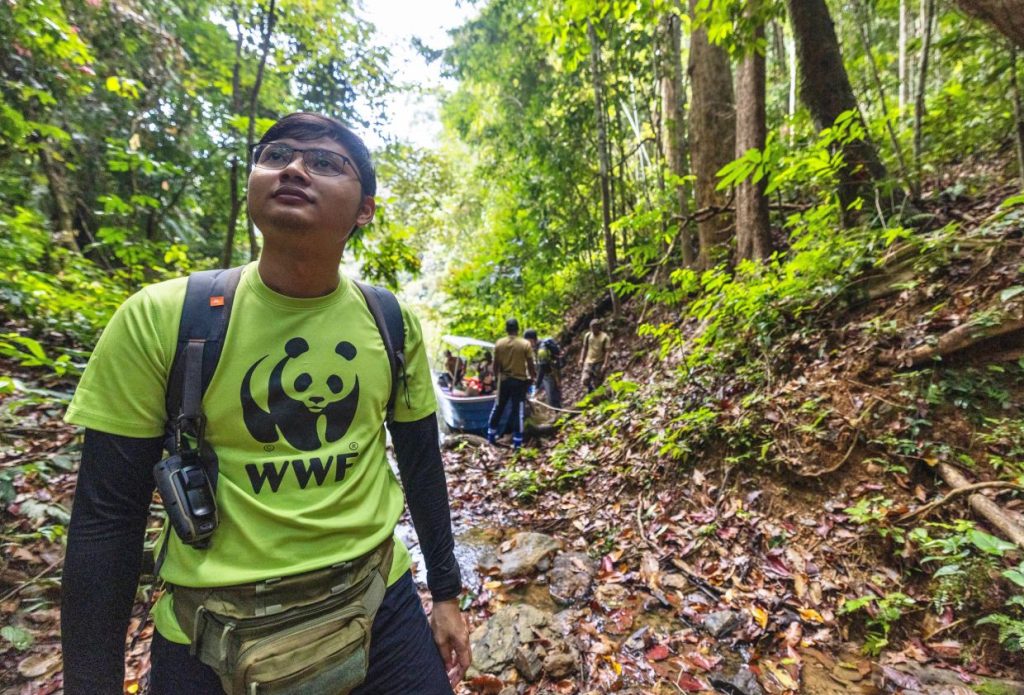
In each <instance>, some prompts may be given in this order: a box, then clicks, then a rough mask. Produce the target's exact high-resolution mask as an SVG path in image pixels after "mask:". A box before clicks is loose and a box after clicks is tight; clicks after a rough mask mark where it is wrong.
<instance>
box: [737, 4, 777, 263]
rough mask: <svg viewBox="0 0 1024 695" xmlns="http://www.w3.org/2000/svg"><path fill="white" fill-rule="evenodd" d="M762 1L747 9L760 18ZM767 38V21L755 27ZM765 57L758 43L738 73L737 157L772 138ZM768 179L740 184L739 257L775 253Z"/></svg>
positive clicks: (757, 33) (756, 33)
mask: <svg viewBox="0 0 1024 695" xmlns="http://www.w3.org/2000/svg"><path fill="white" fill-rule="evenodd" d="M760 5H761V2H760V0H749V2H748V3H747V6H746V9H745V12H746V13H747V16H748V17H756V16H757V13H758V10H759V9H760ZM763 38H764V23H763V22H761V23H759V24H758V25H757V27H756V28H755V30H754V39H755V43H756V42H760V40H761V39H763ZM765 80H766V75H765V58H764V56H763V55H762V54H761V53H760V52H759V50H758V48H757V47H756V46H750V47H748V50H747V53H746V55H744V56H743V58H742V59H741V60H740V65H739V69H738V71H737V75H736V158H737V159H738V158H739V157H742V156H743V154H744V153H745V152H746V151H747V150H749V149H752V148H756V149H758V150H761V151H762V152H763V151H764V146H765V140H766V139H767V137H768V126H767V121H766V112H765ZM766 185H767V181H766V180H765V179H761V180H760V181H758V182H757V183H754V182H753V181H752V180H751V179H747V180H745V181H741V182H740V183H739V184H738V185H737V186H736V260H737V261H741V260H744V259H748V260H755V259H761V258H767V257H768V256H769V255H770V254H771V252H772V248H771V230H770V228H769V221H768V199H767V198H766V197H765V195H764V189H765V186H766Z"/></svg>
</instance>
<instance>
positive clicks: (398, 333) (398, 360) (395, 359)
mask: <svg viewBox="0 0 1024 695" xmlns="http://www.w3.org/2000/svg"><path fill="white" fill-rule="evenodd" d="M356 287H358V288H359V291H360V292H362V293H363V297H364V298H365V299H366V306H367V307H368V308H369V309H370V313H371V314H372V315H373V321H374V323H376V324H377V331H378V332H380V337H381V340H382V341H384V350H385V351H386V352H387V353H388V362H389V363H390V365H391V394H390V395H389V396H388V406H387V422H388V423H391V422H394V419H395V400H396V399H397V398H398V382H399V380H401V382H402V383H403V384H405V385H406V386H407V387H408V383H407V382H406V377H405V320H404V319H403V318H402V307H401V305H399V303H398V299H397V298H396V297H395V295H394V294H392V293H391V292H390V291H388V290H386V289H384V288H383V287H377V286H375V285H367V284H366V283H362V282H359V281H358V280H357V281H356ZM405 399H406V405H409V390H408V388H406V391H405Z"/></svg>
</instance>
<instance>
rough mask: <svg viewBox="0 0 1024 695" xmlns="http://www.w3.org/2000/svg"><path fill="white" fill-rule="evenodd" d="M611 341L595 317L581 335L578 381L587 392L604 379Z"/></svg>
mask: <svg viewBox="0 0 1024 695" xmlns="http://www.w3.org/2000/svg"><path fill="white" fill-rule="evenodd" d="M611 343H612V340H611V338H610V337H609V336H608V334H607V333H605V332H604V331H603V330H601V322H600V321H598V320H597V319H594V320H592V321H591V322H590V330H589V331H588V332H587V334H586V335H585V336H583V349H582V350H581V351H580V370H581V371H580V382H581V383H582V385H583V388H584V389H585V390H586V392H587V393H590V392H591V391H593V390H594V389H596V388H597V387H598V386H600V385H601V382H602V381H604V373H605V369H607V367H608V356H609V355H610V354H611Z"/></svg>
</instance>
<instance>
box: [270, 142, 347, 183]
mask: <svg viewBox="0 0 1024 695" xmlns="http://www.w3.org/2000/svg"><path fill="white" fill-rule="evenodd" d="M296 152H298V153H300V154H301V155H302V165H303V166H304V167H305V168H306V171H308V172H309V173H310V174H314V175H316V176H341V175H342V174H344V173H345V167H346V166H347V167H348V168H349V169H350V170H351V171H352V173H353V175H354V176H355V177H356V180H357V181H360V182H361V179H360V178H359V170H358V169H356V165H355V164H353V163H352V160H351V159H349V158H348V157H346V156H345V155H343V154H339V153H337V152H331V151H330V150H321V149H319V148H316V147H314V148H310V149H299V148H298V147H292V146H291V145H285V144H284V143H280V142H269V143H260V144H259V145H253V147H252V165H253V166H255V167H260V168H261V169H284V168H285V167H286V166H288V165H289V164H291V163H292V161H293V160H294V159H295V153H296Z"/></svg>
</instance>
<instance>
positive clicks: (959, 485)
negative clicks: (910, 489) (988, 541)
mask: <svg viewBox="0 0 1024 695" xmlns="http://www.w3.org/2000/svg"><path fill="white" fill-rule="evenodd" d="M938 469H939V475H941V476H942V479H943V480H945V481H946V484H947V485H949V486H950V487H951V488H953V489H954V491H956V490H960V489H963V488H967V487H970V483H968V482H967V479H966V478H964V477H963V476H962V475H961V474H960V471H958V470H957V469H956V468H954V467H953V466H951V465H949V464H948V463H940V464H939V465H938ZM948 497H949V495H947V498H948ZM967 501H968V503H969V504H970V505H971V509H973V510H974V511H975V512H976V513H977V514H978V515H980V516H982V517H984V519H985V520H986V521H987V522H988V523H990V524H992V527H993V528H995V529H996V530H997V531H999V532H1000V533H1002V534H1003V536H1004V537H1006V538H1007V539H1009V540H1011V541H1013V542H1014V543H1016V544H1017V546H1018V547H1020V548H1022V549H1024V528H1021V526H1020V524H1018V523H1017V522H1015V521H1013V520H1012V519H1010V517H1009V516H1007V514H1006V512H1005V511H1003V510H1002V509H1001V508H1000V507H999V505H998V504H996V503H995V502H993V501H992V500H990V499H989V498H988V497H985V496H984V495H981V494H978V493H972V494H971V495H970V497H968V498H967Z"/></svg>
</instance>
